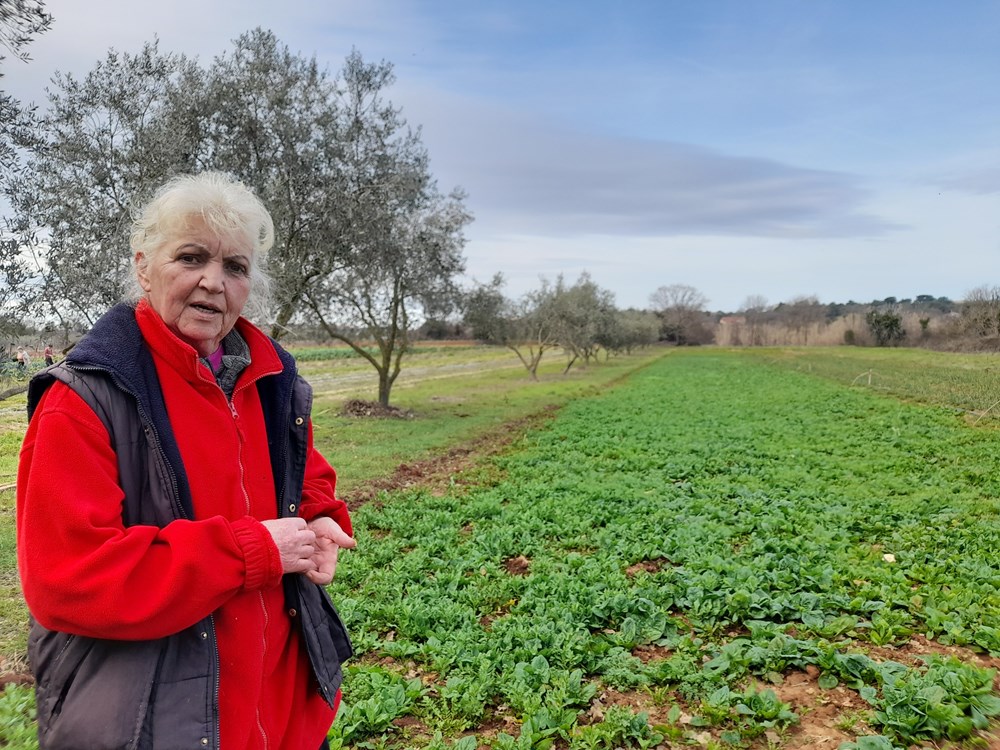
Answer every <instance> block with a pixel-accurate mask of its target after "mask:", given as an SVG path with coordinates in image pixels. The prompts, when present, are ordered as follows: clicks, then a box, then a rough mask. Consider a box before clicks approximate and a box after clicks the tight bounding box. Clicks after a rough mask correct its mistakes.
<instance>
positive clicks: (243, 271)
mask: <svg viewBox="0 0 1000 750" xmlns="http://www.w3.org/2000/svg"><path fill="white" fill-rule="evenodd" d="M226 270H228V271H229V273H231V274H233V275H235V276H246V275H247V273H248V269H247V267H246V266H244V265H242V264H241V263H229V264H227V265H226Z"/></svg>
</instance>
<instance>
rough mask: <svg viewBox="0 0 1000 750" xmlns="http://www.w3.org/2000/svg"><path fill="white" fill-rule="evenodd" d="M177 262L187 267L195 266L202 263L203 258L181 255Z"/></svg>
mask: <svg viewBox="0 0 1000 750" xmlns="http://www.w3.org/2000/svg"><path fill="white" fill-rule="evenodd" d="M177 260H179V261H180V262H181V263H184V264H186V265H195V264H196V263H198V262H200V261H201V258H200V257H199V256H197V255H180V256H178V257H177Z"/></svg>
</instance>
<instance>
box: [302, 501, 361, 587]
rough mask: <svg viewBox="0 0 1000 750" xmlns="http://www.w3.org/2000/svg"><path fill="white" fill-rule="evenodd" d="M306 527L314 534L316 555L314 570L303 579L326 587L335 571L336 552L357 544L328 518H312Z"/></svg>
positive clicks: (314, 557) (337, 524)
mask: <svg viewBox="0 0 1000 750" xmlns="http://www.w3.org/2000/svg"><path fill="white" fill-rule="evenodd" d="M308 527H309V529H310V530H311V531H312V532H313V533H314V534H316V554H315V555H313V562H314V563H316V569H315V570H310V571H309V572H307V573H305V577H306V578H308V579H309V580H310V581H312V582H313V583H317V584H319V585H320V586H326V585H327V584H328V583H330V582H331V581H332V580H333V574H334V573H335V572H336V571H337V552H338V551H339V550H340V548H341V547H346V548H347V549H353V548H354V547H356V546H357V542H355V541H354V537H351V536H349V535H348V534H347V532H346V531H344V530H343V529H342V528H341V527H340V524H339V523H337V522H336V521H334V520H333V519H332V518H330V517H329V516H320V517H319V518H314V519H313V520H312V521H310V522H309V523H308Z"/></svg>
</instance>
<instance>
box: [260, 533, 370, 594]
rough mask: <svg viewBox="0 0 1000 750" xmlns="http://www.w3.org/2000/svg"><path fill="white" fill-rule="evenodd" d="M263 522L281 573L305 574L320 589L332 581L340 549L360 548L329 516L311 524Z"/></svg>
mask: <svg viewBox="0 0 1000 750" xmlns="http://www.w3.org/2000/svg"><path fill="white" fill-rule="evenodd" d="M261 523H262V524H263V525H264V528H266V529H267V530H268V533H270V534H271V539H272V540H274V544H275V546H276V547H277V548H278V553H279V554H280V555H281V570H282V572H284V573H302V574H303V575H305V577H306V578H308V579H309V580H310V581H312V582H313V583H316V584H319V585H320V586H325V585H327V584H328V583H330V582H331V581H332V580H333V575H334V573H335V572H336V570H337V554H338V552H339V551H340V548H341V547H346V548H347V549H351V548H353V547H355V546H357V542H355V541H354V538H353V537H351V536H350V535H348V534H347V532H346V531H344V530H343V529H342V528H341V527H340V524H338V523H337V522H336V521H334V520H333V519H332V518H330V517H328V516H320V517H319V518H315V519H313V520H312V521H309V522H306V520H305V519H303V518H276V519H272V520H269V521H262V522H261Z"/></svg>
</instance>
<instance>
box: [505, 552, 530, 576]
mask: <svg viewBox="0 0 1000 750" xmlns="http://www.w3.org/2000/svg"><path fill="white" fill-rule="evenodd" d="M503 567H504V570H506V571H507V572H508V573H510V574H511V575H512V576H526V575H528V573H530V572H531V560H529V559H528V558H527V557H525V556H524V555H518V556H517V557H508V558H507V559H506V560H504V561H503Z"/></svg>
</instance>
